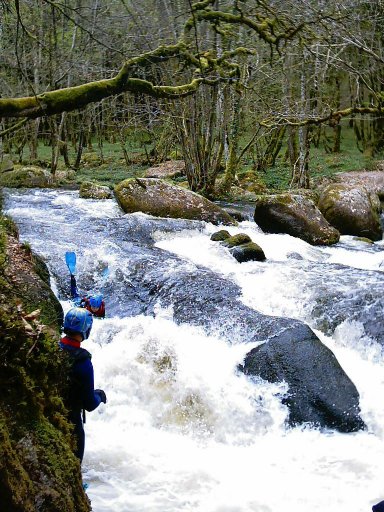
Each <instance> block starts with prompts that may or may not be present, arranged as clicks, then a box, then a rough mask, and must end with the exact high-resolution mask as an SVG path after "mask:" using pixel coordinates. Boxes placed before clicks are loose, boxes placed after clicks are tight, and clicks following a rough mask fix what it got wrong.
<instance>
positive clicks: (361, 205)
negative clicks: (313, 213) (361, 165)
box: [318, 183, 383, 240]
mask: <svg viewBox="0 0 384 512" xmlns="http://www.w3.org/2000/svg"><path fill="white" fill-rule="evenodd" d="M318 207H319V209H320V210H321V212H322V213H323V215H324V217H325V218H326V219H327V220H328V222H329V223H330V224H332V226H334V227H335V228H337V229H338V230H339V231H340V233H341V234H342V235H355V236H362V237H366V238H370V239H371V240H381V239H382V236H383V230H382V227H381V222H380V210H381V207H380V200H379V198H378V196H377V195H376V194H375V193H372V192H370V191H369V190H367V189H366V188H365V187H363V186H360V187H359V186H354V185H349V184H342V183H332V184H330V185H328V186H327V187H325V189H324V190H323V191H322V193H321V195H320V198H319V203H318Z"/></svg>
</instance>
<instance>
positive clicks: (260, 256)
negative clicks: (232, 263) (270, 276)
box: [230, 242, 266, 263]
mask: <svg viewBox="0 0 384 512" xmlns="http://www.w3.org/2000/svg"><path fill="white" fill-rule="evenodd" d="M230 252H231V254H232V256H233V257H234V258H235V259H236V260H237V261H238V262H239V263H244V262H246V261H265V260H266V257H265V254H264V251H263V249H262V248H261V247H260V246H259V245H257V244H256V243H255V242H248V243H245V244H241V245H237V246H235V247H233V248H232V249H231V250H230Z"/></svg>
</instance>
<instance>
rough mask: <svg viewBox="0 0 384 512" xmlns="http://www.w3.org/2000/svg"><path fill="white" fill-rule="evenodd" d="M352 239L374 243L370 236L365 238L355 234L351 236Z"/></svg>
mask: <svg viewBox="0 0 384 512" xmlns="http://www.w3.org/2000/svg"><path fill="white" fill-rule="evenodd" d="M353 239H354V240H356V241H357V242H363V243H364V244H370V245H372V244H373V243H374V242H373V240H371V239H370V238H366V237H364V236H355V237H353Z"/></svg>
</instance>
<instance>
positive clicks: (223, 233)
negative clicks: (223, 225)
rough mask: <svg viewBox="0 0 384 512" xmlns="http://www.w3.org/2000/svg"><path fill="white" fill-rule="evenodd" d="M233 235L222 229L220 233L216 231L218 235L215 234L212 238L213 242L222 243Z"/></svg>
mask: <svg viewBox="0 0 384 512" xmlns="http://www.w3.org/2000/svg"><path fill="white" fill-rule="evenodd" d="M230 236H231V235H230V234H229V233H228V231H227V230H226V229H220V231H216V233H213V235H212V236H211V240H212V242H222V241H223V240H226V239H227V238H229V237H230Z"/></svg>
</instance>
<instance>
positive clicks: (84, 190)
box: [79, 181, 113, 199]
mask: <svg viewBox="0 0 384 512" xmlns="http://www.w3.org/2000/svg"><path fill="white" fill-rule="evenodd" d="M79 197H81V198H83V199H111V198H112V197H113V194H112V191H111V190H110V188H109V187H106V186H103V185H97V184H96V183H92V182H91V181H84V182H83V183H82V184H81V185H80V190H79Z"/></svg>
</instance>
